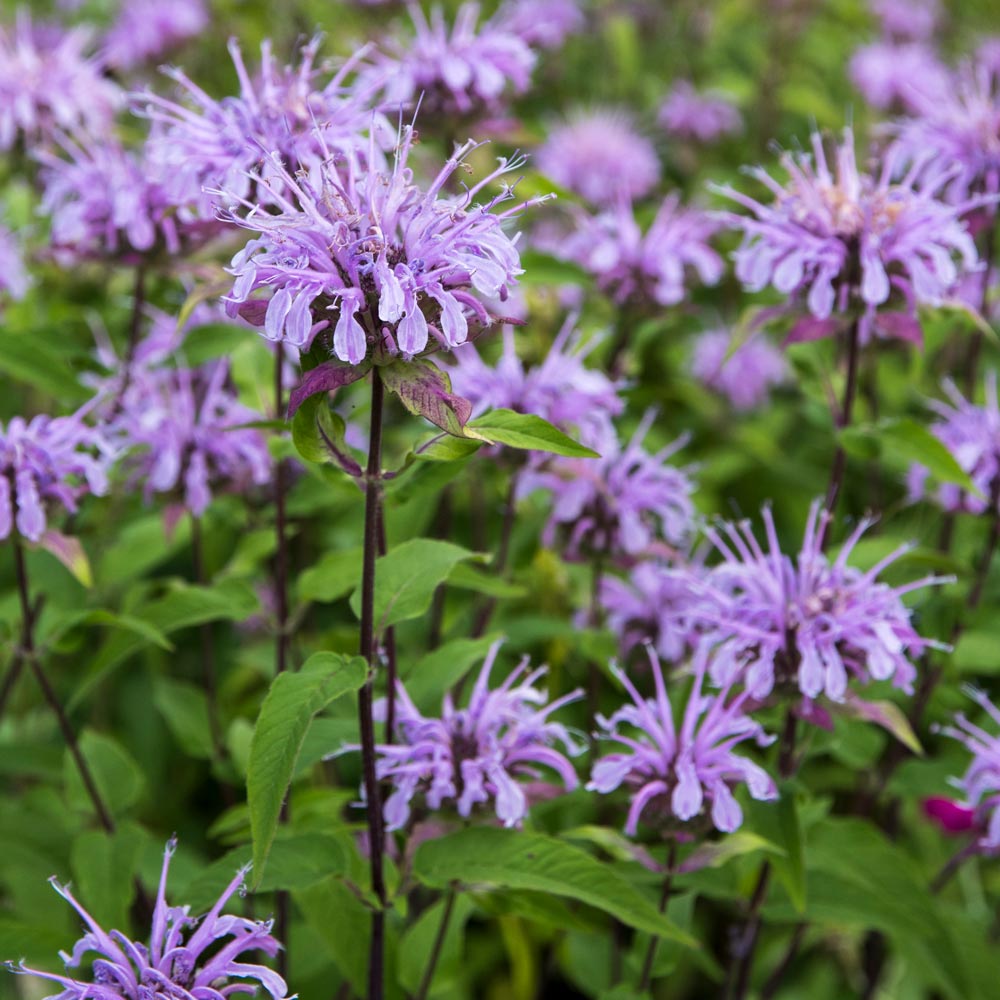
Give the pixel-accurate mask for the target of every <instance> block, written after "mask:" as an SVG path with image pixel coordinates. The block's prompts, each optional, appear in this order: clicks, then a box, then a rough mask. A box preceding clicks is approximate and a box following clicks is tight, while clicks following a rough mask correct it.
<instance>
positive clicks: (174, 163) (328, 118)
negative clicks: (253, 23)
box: [142, 36, 384, 219]
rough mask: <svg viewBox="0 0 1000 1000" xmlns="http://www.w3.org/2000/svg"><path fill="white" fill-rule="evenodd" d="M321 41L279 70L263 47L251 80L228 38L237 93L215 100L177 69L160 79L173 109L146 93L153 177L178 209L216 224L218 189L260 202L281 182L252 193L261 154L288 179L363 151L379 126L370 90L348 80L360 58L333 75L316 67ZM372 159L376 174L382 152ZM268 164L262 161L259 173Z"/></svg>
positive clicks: (270, 177) (272, 180)
mask: <svg viewBox="0 0 1000 1000" xmlns="http://www.w3.org/2000/svg"><path fill="white" fill-rule="evenodd" d="M321 41H322V39H321V38H320V37H319V36H317V37H315V38H313V39H312V40H311V41H309V42H308V43H307V44H306V45H304V46H303V48H302V52H301V57H300V59H299V62H298V64H297V65H295V66H281V65H280V64H279V63H278V62H277V61H276V59H275V58H274V54H273V52H272V50H271V43H270V42H268V41H265V42H263V43H262V45H261V50H260V52H261V62H260V67H259V69H258V70H257V73H256V75H252V74H251V73H250V71H249V70H248V69H247V66H246V63H245V62H244V59H243V53H242V51H241V50H240V47H239V44H238V42H236V40H235V39H231V40H230V41H229V54H230V56H231V58H232V60H233V65H234V67H235V69H236V75H237V78H238V80H239V93H238V94H237V95H235V96H228V97H225V98H223V99H221V100H216V99H215V98H213V97H211V96H209V95H208V94H207V93H206V92H205V91H204V90H202V89H201V88H200V87H199V86H198V85H197V84H195V83H194V82H193V81H192V80H190V79H189V78H188V77H187V76H185V74H184V73H183V72H181V71H180V70H177V69H170V70H167V71H166V72H167V73H168V75H169V76H170V77H172V79H173V80H174V81H176V83H177V84H178V86H179V89H180V91H181V95H180V100H179V101H173V100H170V99H168V98H165V97H161V96H159V95H158V94H153V93H146V94H144V95H142V97H143V100H144V101H145V107H144V110H143V112H142V113H143V114H144V115H146V116H147V117H148V118H150V119H151V120H152V122H153V130H152V134H151V137H150V140H149V146H150V156H151V160H152V163H153V166H154V168H155V173H156V176H157V177H158V179H159V180H160V182H161V183H162V184H163V185H164V186H165V187H166V188H167V190H168V191H169V192H170V195H171V199H172V200H173V201H174V202H175V203H176V204H177V205H180V206H183V207H184V209H185V210H186V211H189V212H194V213H195V214H197V215H198V216H200V217H202V218H208V219H214V218H215V214H216V211H217V209H218V207H220V205H222V206H224V205H225V204H226V202H225V201H224V200H223V201H220V198H219V189H223V190H225V192H226V195H227V196H228V197H229V198H230V199H232V198H238V199H243V198H248V197H252V196H257V197H264V196H266V195H267V193H268V185H273V184H279V183H280V180H281V176H280V174H275V173H268V174H267V176H266V181H267V184H264V185H259V186H257V188H258V189H257V190H255V184H256V180H257V178H256V177H255V176H254V175H253V171H254V170H255V169H256V168H257V166H258V165H259V164H260V163H261V160H262V158H264V154H274V155H275V156H277V157H278V158H279V159H280V161H281V163H282V165H283V167H284V168H285V170H287V172H288V173H289V174H292V175H294V174H295V173H296V172H297V171H299V170H301V169H305V170H316V169H318V168H319V165H320V163H321V162H322V161H323V160H324V159H325V158H326V157H327V156H329V155H331V154H332V155H342V154H344V153H351V154H355V155H361V154H363V153H364V152H365V151H366V149H367V145H368V144H367V140H365V139H364V138H363V134H364V132H365V130H366V129H367V128H368V127H369V126H370V125H372V123H373V117H374V120H375V122H377V123H381V122H382V121H383V119H382V118H381V116H380V115H377V114H374V113H373V111H372V97H373V88H372V87H370V86H368V87H366V86H360V85H358V84H356V83H354V82H352V81H351V79H350V77H351V74H352V73H353V72H354V70H355V69H356V68H357V65H358V63H359V61H360V59H361V58H362V57H363V55H364V51H362V52H361V53H359V54H358V55H357V56H355V57H354V58H353V59H350V60H348V61H347V62H346V63H345V64H344V65H343V66H341V67H340V69H339V70H338V71H337V72H333V71H332V70H331V69H330V68H329V67H328V66H326V65H324V64H319V65H317V62H316V59H317V54H318V51H319V46H320V42H321ZM359 147H360V148H359ZM371 151H372V153H373V155H374V156H375V161H374V162H375V163H376V164H377V165H378V166H380V167H381V166H382V165H383V162H384V157H383V154H382V150H381V148H379V147H372V150H371ZM267 166H268V161H267V160H266V158H265V159H264V167H265V170H266V169H267ZM206 188H207V189H208V190H206Z"/></svg>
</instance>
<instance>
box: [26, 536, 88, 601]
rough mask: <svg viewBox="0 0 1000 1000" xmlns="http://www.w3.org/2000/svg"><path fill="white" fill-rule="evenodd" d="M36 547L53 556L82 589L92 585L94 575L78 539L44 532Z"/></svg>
mask: <svg viewBox="0 0 1000 1000" xmlns="http://www.w3.org/2000/svg"><path fill="white" fill-rule="evenodd" d="M38 547H39V548H41V549H44V550H45V551H46V552H48V553H49V554H50V555H53V556H55V557H56V559H58V560H59V562H61V563H62V564H63V566H65V567H66V569H68V570H69V571H70V573H72V574H73V576H74V577H76V579H77V580H79V581H80V583H82V584H83V586H84V587H87V588H90V587H92V586H93V585H94V574H93V573H92V572H91V569H90V561H89V560H88V559H87V553H86V552H84V551H83V546H82V545H81V544H80V539H78V538H72V537H71V536H70V535H62V534H60V533H59V532H58V531H46V532H45V534H43V535H42V537H41V538H40V539H39V541H38Z"/></svg>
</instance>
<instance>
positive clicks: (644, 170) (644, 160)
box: [535, 109, 660, 207]
mask: <svg viewBox="0 0 1000 1000" xmlns="http://www.w3.org/2000/svg"><path fill="white" fill-rule="evenodd" d="M535 165H536V166H537V167H538V169H539V170H540V171H541V172H542V173H543V174H545V176H546V177H548V178H550V179H551V180H553V181H555V182H556V183H557V184H559V185H560V186H562V187H564V188H568V189H569V190H570V191H574V192H575V193H576V194H578V195H580V196H581V197H582V198H584V199H585V200H587V201H589V202H591V203H592V204H594V205H599V206H604V207H611V206H614V205H616V204H618V203H619V202H620V201H622V200H623V199H624V200H626V201H632V200H635V199H637V198H642V197H643V196H644V195H647V194H649V192H650V191H652V190H653V188H654V187H656V185H657V183H658V182H659V180H660V161H659V159H658V157H657V155H656V150H655V149H654V148H653V144H652V143H651V142H650V141H649V140H648V139H647V138H646V137H645V136H642V135H640V134H639V133H638V132H636V131H635V128H634V127H633V125H632V122H631V121H630V120H629V116H628V115H627V114H626V113H625V112H622V111H616V110H613V109H598V110H595V111H591V112H588V113H586V114H584V113H579V112H578V113H577V114H575V115H574V116H573V117H571V118H569V119H568V120H567V121H566V122H565V123H564V124H562V125H558V126H556V127H555V128H553V129H552V130H551V131H550V132H549V134H548V137H547V138H546V140H545V142H544V144H543V145H542V146H541V147H540V148H539V150H538V154H537V157H536V160H535Z"/></svg>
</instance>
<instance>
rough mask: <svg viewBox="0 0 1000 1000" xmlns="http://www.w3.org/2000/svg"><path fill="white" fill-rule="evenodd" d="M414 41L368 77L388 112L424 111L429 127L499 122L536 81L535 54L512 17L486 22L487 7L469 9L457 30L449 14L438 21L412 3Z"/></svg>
mask: <svg viewBox="0 0 1000 1000" xmlns="http://www.w3.org/2000/svg"><path fill="white" fill-rule="evenodd" d="M407 10H408V11H409V13H410V18H411V20H412V21H413V28H414V35H413V37H410V38H402V37H395V38H390V39H389V40H388V41H387V43H386V51H385V52H382V53H379V54H378V55H377V56H376V57H375V65H374V66H373V67H372V69H371V70H370V71H366V72H365V73H363V74H362V76H363V79H366V80H370V81H372V82H377V83H378V84H379V86H380V87H381V88H382V92H383V97H384V101H385V104H386V105H387V106H388V107H401V106H402V107H409V108H414V107H416V104H417V102H418V101H419V103H420V107H421V114H422V115H423V116H424V118H425V119H426V120H427V121H428V122H433V123H439V122H440V121H441V119H444V120H455V119H459V120H463V121H468V120H470V119H480V118H482V117H484V116H485V115H490V116H492V115H496V114H498V113H500V112H501V111H502V110H503V109H504V106H505V101H506V99H507V97H508V95H509V94H522V93H524V92H525V91H526V90H527V89H528V85H529V84H530V82H531V73H532V70H533V69H534V68H535V59H536V56H535V53H534V52H532V51H531V49H530V48H529V47H528V45H527V44H526V43H525V41H524V40H523V39H522V38H521V36H520V35H519V34H515V32H514V31H512V30H511V29H510V28H509V27H508V26H507V24H506V23H505V20H504V17H503V15H502V13H501V14H498V15H497V16H496V17H494V18H491V19H489V20H486V21H483V22H482V23H481V24H480V23H478V22H479V4H476V3H463V4H462V5H461V6H460V7H459V8H458V11H457V12H456V14H455V18H454V22H453V24H451V25H450V26H449V24H448V22H447V21H446V19H445V15H444V11H443V10H442V8H441V7H437V6H435V7H434V8H433V9H432V10H431V13H430V17H429V18H428V17H427V15H425V14H424V12H423V11H422V10H421V8H420V6H419V5H418V4H417V3H408V4H407Z"/></svg>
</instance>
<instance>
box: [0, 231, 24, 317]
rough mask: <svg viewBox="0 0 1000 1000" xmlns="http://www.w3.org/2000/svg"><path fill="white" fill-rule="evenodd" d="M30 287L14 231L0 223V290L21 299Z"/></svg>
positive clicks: (13, 297)
mask: <svg viewBox="0 0 1000 1000" xmlns="http://www.w3.org/2000/svg"><path fill="white" fill-rule="evenodd" d="M30 287H31V278H30V277H29V275H28V272H27V269H26V268H25V266H24V258H23V257H22V254H21V246H20V244H19V242H18V240H17V239H16V237H15V235H14V233H12V232H11V231H10V230H9V229H7V227H6V226H3V225H0V292H2V293H3V294H4V295H7V296H9V297H10V298H12V299H23V298H24V296H25V295H27V294H28V289H29V288H30Z"/></svg>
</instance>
